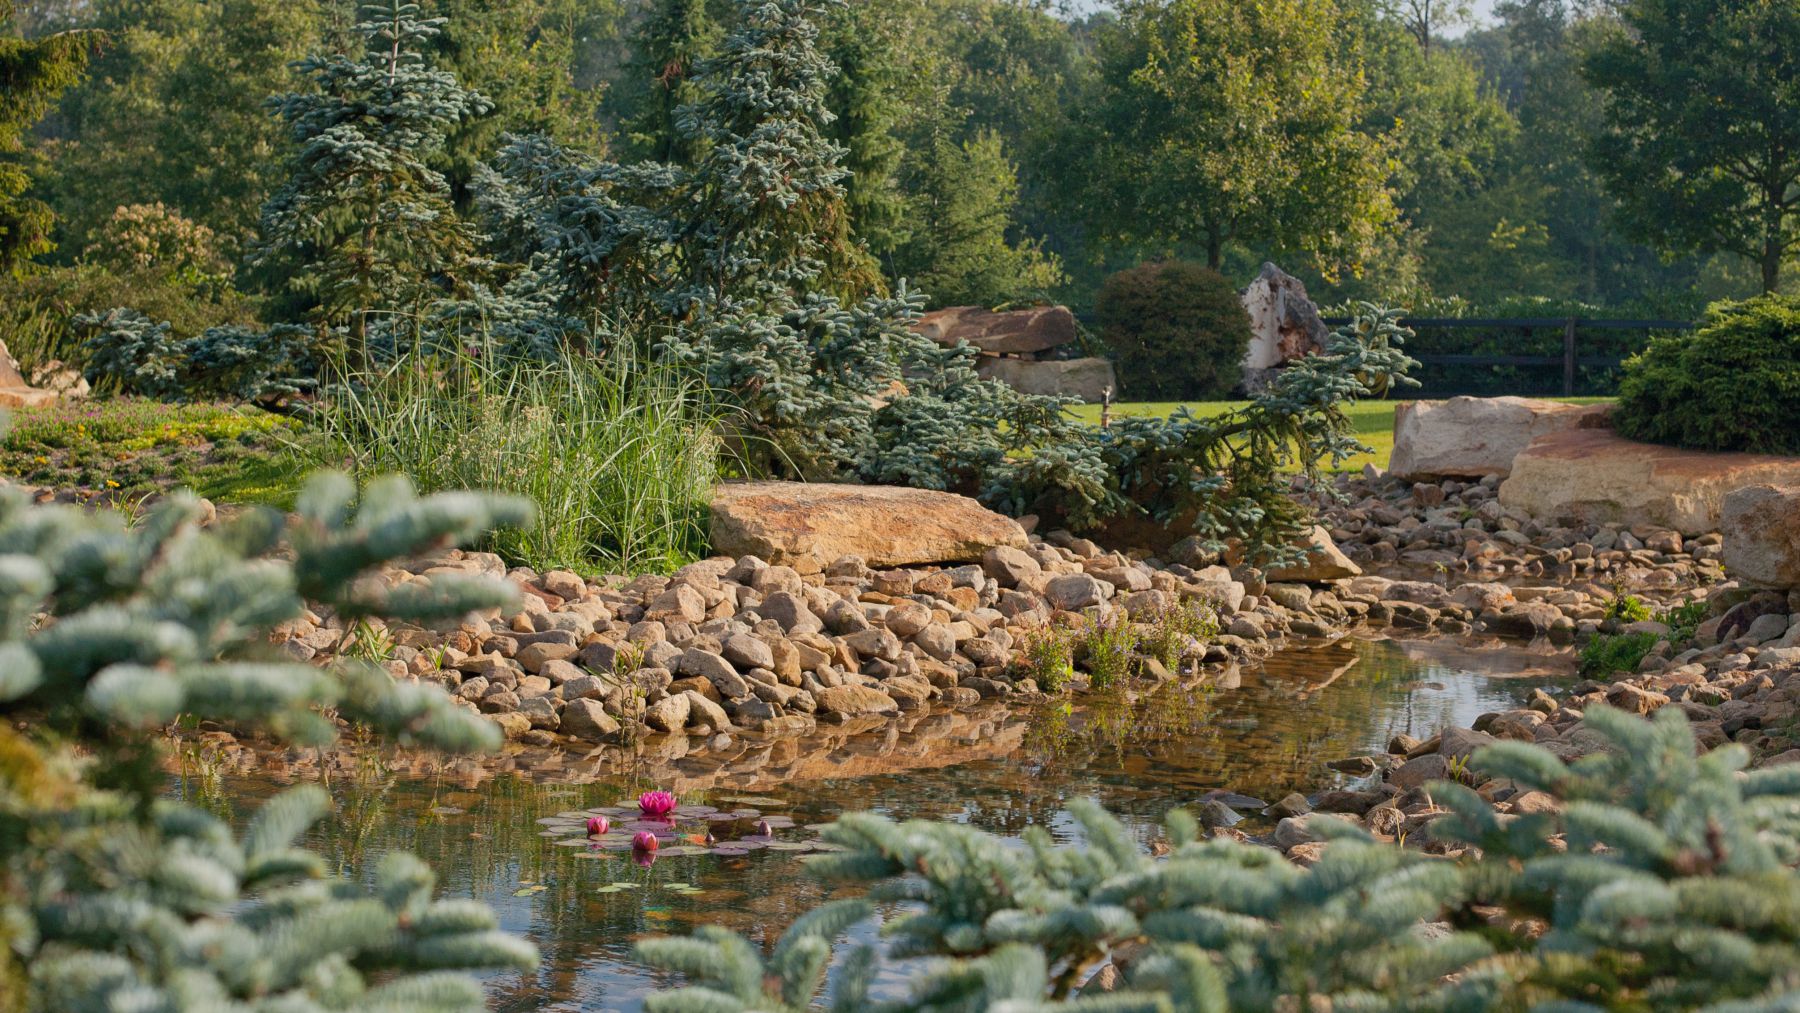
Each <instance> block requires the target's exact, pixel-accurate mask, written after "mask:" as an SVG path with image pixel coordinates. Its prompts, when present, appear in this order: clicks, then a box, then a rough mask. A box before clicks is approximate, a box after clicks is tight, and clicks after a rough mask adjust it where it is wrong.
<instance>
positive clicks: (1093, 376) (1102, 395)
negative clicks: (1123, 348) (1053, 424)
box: [975, 356, 1119, 404]
mask: <svg viewBox="0 0 1800 1013" xmlns="http://www.w3.org/2000/svg"><path fill="white" fill-rule="evenodd" d="M975 372H977V373H979V374H981V376H982V377H984V378H985V379H989V380H999V381H1000V382H1001V383H1004V384H1006V385H1007V386H1009V387H1011V388H1013V389H1014V390H1016V391H1019V392H1020V393H1024V394H1051V395H1059V396H1062V397H1078V398H1080V399H1082V400H1083V401H1086V402H1089V403H1090V404H1091V403H1097V402H1100V401H1104V400H1106V397H1107V395H1108V394H1109V393H1110V394H1113V395H1117V394H1118V392H1119V378H1118V376H1117V374H1115V373H1114V372H1113V364H1112V363H1111V362H1109V361H1107V360H1105V359H1100V358H1087V359H1061V360H1057V361H1054V362H1033V361H1031V360H1029V359H999V358H992V357H988V356H983V357H982V358H981V361H980V362H979V363H977V364H976V366H975Z"/></svg>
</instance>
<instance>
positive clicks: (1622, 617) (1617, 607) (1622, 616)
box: [1606, 586, 1650, 623]
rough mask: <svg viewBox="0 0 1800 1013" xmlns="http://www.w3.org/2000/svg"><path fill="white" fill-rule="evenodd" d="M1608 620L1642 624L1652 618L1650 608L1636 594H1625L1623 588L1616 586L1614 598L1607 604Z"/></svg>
mask: <svg viewBox="0 0 1800 1013" xmlns="http://www.w3.org/2000/svg"><path fill="white" fill-rule="evenodd" d="M1606 618H1608V619H1617V620H1618V621H1619V622H1622V623H1640V622H1643V621H1644V620H1646V619H1648V618H1650V606H1648V605H1646V604H1644V600H1643V599H1642V598H1639V597H1638V596H1637V595H1635V594H1625V593H1623V588H1621V587H1618V586H1615V587H1614V588H1613V594H1612V597H1611V598H1609V599H1608V600H1607V602H1606Z"/></svg>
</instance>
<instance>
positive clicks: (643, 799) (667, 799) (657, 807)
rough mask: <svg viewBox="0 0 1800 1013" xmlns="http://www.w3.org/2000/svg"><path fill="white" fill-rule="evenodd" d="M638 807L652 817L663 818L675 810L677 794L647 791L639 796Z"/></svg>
mask: <svg viewBox="0 0 1800 1013" xmlns="http://www.w3.org/2000/svg"><path fill="white" fill-rule="evenodd" d="M638 809H640V810H642V811H643V814H644V815H645V816H648V817H650V818H651V819H661V818H663V817H664V816H667V815H669V814H670V813H672V812H674V811H675V796H673V795H671V794H669V793H668V792H666V791H647V792H644V793H643V794H642V795H639V796H638Z"/></svg>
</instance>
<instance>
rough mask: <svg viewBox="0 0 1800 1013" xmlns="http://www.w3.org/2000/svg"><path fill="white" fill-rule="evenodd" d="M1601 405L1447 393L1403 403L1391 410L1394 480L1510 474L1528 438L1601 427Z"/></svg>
mask: <svg viewBox="0 0 1800 1013" xmlns="http://www.w3.org/2000/svg"><path fill="white" fill-rule="evenodd" d="M1606 414H1607V408H1606V406H1604V405H1572V404H1561V403H1559V402H1556V401H1540V400H1537V399H1535V398H1525V397H1453V398H1451V399H1449V400H1448V401H1409V402H1405V403H1403V404H1401V405H1400V406H1399V407H1398V408H1397V409H1396V410H1395V412H1394V453H1393V457H1392V459H1391V460H1390V462H1389V464H1388V472H1389V473H1390V474H1392V475H1395V476H1397V477H1399V478H1407V479H1425V478H1444V477H1450V478H1481V477H1482V476H1484V475H1503V476H1504V475H1510V474H1511V473H1512V463H1513V458H1514V457H1517V456H1518V455H1519V452H1520V451H1522V450H1524V449H1525V448H1526V447H1528V446H1530V445H1531V441H1532V440H1535V439H1537V438H1538V437H1540V436H1545V435H1547V434H1549V433H1555V432H1561V431H1563V430H1565V429H1577V428H1582V427H1594V426H1603V425H1605V420H1606Z"/></svg>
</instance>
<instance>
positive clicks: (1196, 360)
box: [1095, 261, 1250, 401]
mask: <svg viewBox="0 0 1800 1013" xmlns="http://www.w3.org/2000/svg"><path fill="white" fill-rule="evenodd" d="M1095 310H1096V312H1097V313H1098V315H1099V318H1100V327H1101V339H1102V340H1103V341H1105V343H1106V346H1107V348H1108V349H1109V350H1110V351H1111V352H1112V355H1113V358H1114V360H1115V363H1116V365H1117V367H1118V371H1119V384H1120V386H1121V387H1123V388H1124V389H1125V391H1126V392H1127V393H1129V394H1130V395H1131V398H1132V400H1134V401H1138V400H1170V399H1202V398H1217V397H1223V396H1224V395H1226V394H1228V393H1230V392H1231V389H1232V388H1233V387H1235V386H1237V384H1238V381H1239V380H1241V379H1242V378H1243V362H1244V353H1245V352H1246V351H1247V350H1248V349H1249V347H1250V315H1249V314H1248V313H1246V312H1244V304H1243V301H1242V300H1241V299H1240V298H1239V297H1238V293H1237V289H1236V288H1234V287H1233V286H1232V284H1231V282H1229V281H1227V280H1226V279H1225V276H1224V275H1222V274H1220V273H1219V272H1217V271H1214V270H1212V269H1211V268H1208V267H1205V266H1203V265H1200V264H1194V263H1188V262H1186V261H1165V262H1162V263H1154V264H1140V265H1138V266H1137V267H1134V268H1131V269H1129V270H1126V271H1120V272H1119V273H1118V274H1115V275H1113V276H1112V277H1110V278H1107V279H1106V281H1105V282H1104V283H1102V284H1101V286H1100V295H1099V298H1098V299H1097V300H1096V303H1095Z"/></svg>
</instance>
